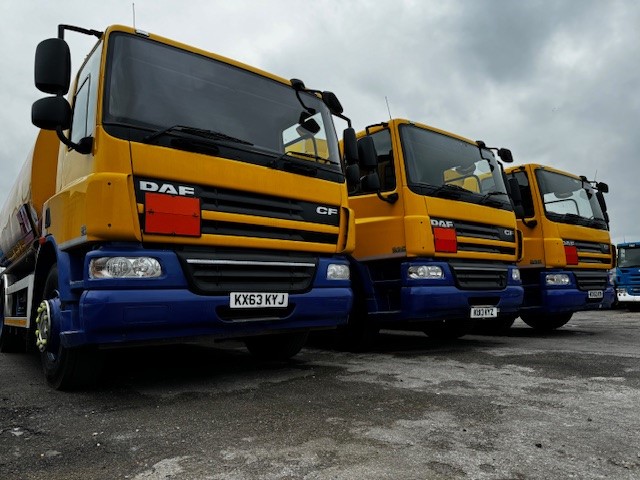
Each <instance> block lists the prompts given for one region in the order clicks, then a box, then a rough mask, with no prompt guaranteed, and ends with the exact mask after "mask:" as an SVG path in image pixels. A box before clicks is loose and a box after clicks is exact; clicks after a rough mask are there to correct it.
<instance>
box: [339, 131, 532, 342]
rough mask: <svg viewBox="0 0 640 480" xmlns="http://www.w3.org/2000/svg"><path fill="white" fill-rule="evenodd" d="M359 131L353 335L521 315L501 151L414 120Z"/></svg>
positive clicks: (453, 331) (430, 330) (445, 327)
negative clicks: (499, 156)
mask: <svg viewBox="0 0 640 480" xmlns="http://www.w3.org/2000/svg"><path fill="white" fill-rule="evenodd" d="M357 136H358V151H359V158H360V170H361V173H362V178H361V181H360V183H359V185H358V186H357V188H354V189H352V190H351V191H350V192H349V206H350V207H351V208H352V209H353V210H354V212H355V215H356V232H357V245H356V249H355V251H354V252H353V266H352V280H353V288H354V291H355V294H356V303H355V306H354V313H353V315H352V316H351V318H350V322H349V325H348V327H347V328H345V329H343V333H344V335H343V337H344V338H345V339H347V341H350V342H352V343H357V342H358V341H360V339H365V340H364V341H368V340H369V338H370V335H371V333H375V332H377V330H378V329H380V328H397V329H411V330H422V331H424V332H425V333H427V334H428V335H430V336H434V337H459V336H461V335H464V334H465V333H467V332H469V331H470V329H471V328H472V326H473V324H474V322H476V321H478V322H504V321H511V322H513V319H514V318H515V315H517V311H518V309H519V307H520V304H521V302H522V296H523V291H522V286H521V284H520V278H519V270H518V268H517V267H516V265H515V263H516V260H517V258H518V255H519V253H520V244H519V239H518V236H517V232H516V218H515V215H514V211H513V206H512V203H511V201H510V197H509V195H508V192H507V186H506V182H505V177H504V172H503V169H502V166H501V164H500V162H499V161H498V160H497V159H496V157H495V156H494V154H493V152H492V149H489V148H487V147H486V146H485V144H484V143H483V142H480V141H478V142H474V141H471V140H469V139H466V138H464V137H461V136H458V135H455V134H452V133H448V132H445V131H442V130H438V129H436V128H433V127H430V126H427V125H424V124H420V123H416V122H411V121H409V120H404V119H393V120H390V121H388V122H384V123H380V124H376V125H372V126H370V127H368V128H366V130H364V131H362V132H359V133H358V134H357ZM499 153H500V155H501V156H502V157H503V158H504V160H506V161H511V160H512V158H511V152H510V151H508V150H506V149H500V150H499ZM367 337H369V338H367Z"/></svg>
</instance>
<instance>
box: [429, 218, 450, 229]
mask: <svg viewBox="0 0 640 480" xmlns="http://www.w3.org/2000/svg"><path fill="white" fill-rule="evenodd" d="M431 226H432V227H441V228H453V222H452V221H451V220H436V219H435V218H432V219H431Z"/></svg>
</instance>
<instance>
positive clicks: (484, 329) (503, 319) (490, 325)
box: [473, 314, 518, 335]
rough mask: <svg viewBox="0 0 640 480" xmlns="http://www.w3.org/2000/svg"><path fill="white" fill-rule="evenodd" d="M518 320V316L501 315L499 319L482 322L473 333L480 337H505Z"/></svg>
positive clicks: (474, 328) (476, 325)
mask: <svg viewBox="0 0 640 480" xmlns="http://www.w3.org/2000/svg"><path fill="white" fill-rule="evenodd" d="M516 318H518V315H517V314H511V315H500V316H499V317H498V318H492V319H489V320H480V321H479V322H477V323H476V324H475V326H474V327H473V333H476V334H479V335H503V334H505V333H506V332H507V331H509V329H510V328H511V326H512V325H513V322H515V321H516Z"/></svg>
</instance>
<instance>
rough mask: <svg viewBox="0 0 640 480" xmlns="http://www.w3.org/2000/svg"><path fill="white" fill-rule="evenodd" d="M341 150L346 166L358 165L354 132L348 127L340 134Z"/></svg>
mask: <svg viewBox="0 0 640 480" xmlns="http://www.w3.org/2000/svg"><path fill="white" fill-rule="evenodd" d="M342 148H343V149H344V159H345V161H346V162H347V165H353V164H354V163H358V142H357V140H356V131H355V130H354V129H353V128H351V127H349V128H345V129H344V132H343V133H342Z"/></svg>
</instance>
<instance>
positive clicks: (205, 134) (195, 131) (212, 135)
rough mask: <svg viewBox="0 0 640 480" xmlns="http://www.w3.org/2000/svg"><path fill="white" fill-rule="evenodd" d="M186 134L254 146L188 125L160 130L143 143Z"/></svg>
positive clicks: (223, 134) (220, 133)
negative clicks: (165, 136) (164, 136)
mask: <svg viewBox="0 0 640 480" xmlns="http://www.w3.org/2000/svg"><path fill="white" fill-rule="evenodd" d="M176 132H178V133H186V134H188V135H194V136H196V137H201V138H206V139H208V140H215V141H220V140H221V141H225V142H232V143H242V144H244V145H253V143H251V142H248V141H246V140H242V139H241V138H236V137H232V136H230V135H227V134H225V133H222V132H216V131H213V130H205V129H202V128H196V127H188V126H186V125H172V126H170V127H166V128H163V129H160V130H158V131H156V132H153V133H151V134H149V135H147V136H146V137H144V138H143V139H142V141H143V142H144V143H151V142H152V141H153V140H155V139H156V138H159V137H161V136H163V135H166V134H170V133H176Z"/></svg>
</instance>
